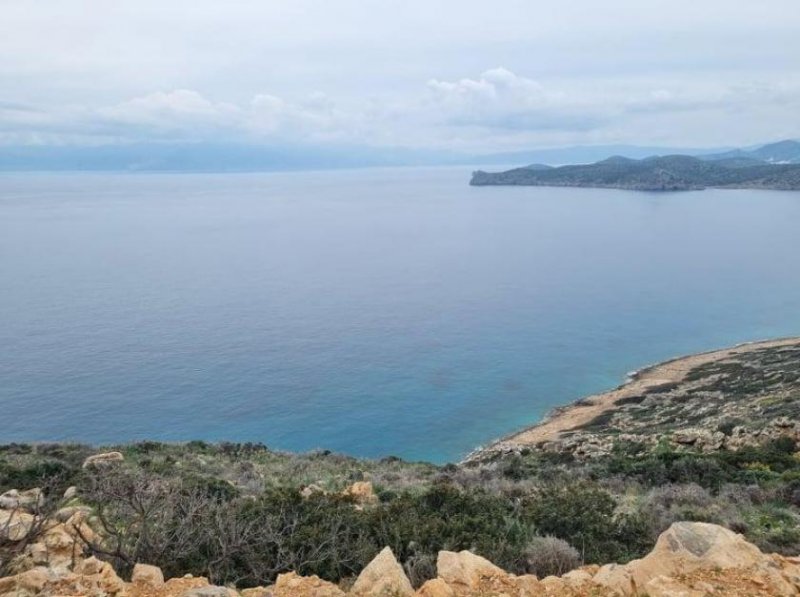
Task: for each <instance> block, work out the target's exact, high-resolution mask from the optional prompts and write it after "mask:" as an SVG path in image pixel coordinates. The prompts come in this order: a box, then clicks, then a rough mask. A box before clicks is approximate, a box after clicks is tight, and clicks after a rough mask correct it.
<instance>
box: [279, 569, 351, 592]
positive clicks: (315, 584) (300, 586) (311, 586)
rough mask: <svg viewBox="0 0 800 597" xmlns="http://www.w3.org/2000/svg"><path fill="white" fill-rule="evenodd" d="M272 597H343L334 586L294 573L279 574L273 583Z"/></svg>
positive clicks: (312, 577) (316, 577) (315, 577)
mask: <svg viewBox="0 0 800 597" xmlns="http://www.w3.org/2000/svg"><path fill="white" fill-rule="evenodd" d="M272 594H273V596H274V597H344V591H342V590H341V589H340V588H339V587H337V586H336V585H335V584H333V583H330V582H327V581H324V580H322V579H321V578H319V577H318V576H299V575H297V574H296V573H294V572H289V573H287V574H281V575H279V576H278V579H277V580H276V581H275V589H274V591H273V593H272Z"/></svg>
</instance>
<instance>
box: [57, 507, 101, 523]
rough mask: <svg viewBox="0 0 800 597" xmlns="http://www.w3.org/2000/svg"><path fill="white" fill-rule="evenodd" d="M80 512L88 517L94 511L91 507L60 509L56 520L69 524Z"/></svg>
mask: <svg viewBox="0 0 800 597" xmlns="http://www.w3.org/2000/svg"><path fill="white" fill-rule="evenodd" d="M78 512H83V513H84V514H85V515H86V516H88V515H89V514H91V513H92V509H91V508H89V506H65V507H64V508H60V509H59V510H58V511H56V513H55V519H56V520H57V521H58V522H67V521H68V520H69V519H70V518H72V517H73V516H75V514H77V513H78Z"/></svg>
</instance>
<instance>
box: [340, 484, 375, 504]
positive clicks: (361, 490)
mask: <svg viewBox="0 0 800 597" xmlns="http://www.w3.org/2000/svg"><path fill="white" fill-rule="evenodd" d="M342 495H343V496H345V497H350V498H353V500H354V501H355V503H356V504H358V505H359V506H360V507H362V508H363V507H365V506H374V505H376V504H377V503H378V502H379V500H378V496H377V495H375V490H374V489H373V487H372V483H371V482H369V481H356V482H355V483H353V484H352V485H351V486H350V487H348V488H347V489H345V490H344V491H343V492H342Z"/></svg>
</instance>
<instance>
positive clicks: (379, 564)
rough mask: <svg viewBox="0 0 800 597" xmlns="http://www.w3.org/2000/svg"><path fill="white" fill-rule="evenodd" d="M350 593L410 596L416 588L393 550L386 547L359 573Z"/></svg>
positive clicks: (361, 596)
mask: <svg viewBox="0 0 800 597" xmlns="http://www.w3.org/2000/svg"><path fill="white" fill-rule="evenodd" d="M350 593H351V594H352V595H358V597H408V596H410V595H413V594H414V589H413V587H412V586H411V582H410V581H409V580H408V577H407V576H406V573H405V572H404V571H403V567H402V566H401V565H400V564H399V563H398V562H397V559H396V558H395V557H394V553H392V550H391V549H390V548H388V547H384V548H383V550H382V551H381V552H380V553H379V554H378V555H377V556H375V558H373V560H372V561H371V562H370V563H369V564H368V565H367V567H366V568H364V570H362V571H361V574H359V575H358V578H357V579H356V582H355V584H353V586H352V588H351V589H350Z"/></svg>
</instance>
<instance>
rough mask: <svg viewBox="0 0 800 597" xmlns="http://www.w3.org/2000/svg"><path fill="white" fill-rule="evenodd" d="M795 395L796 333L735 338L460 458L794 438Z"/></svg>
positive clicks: (799, 384)
mask: <svg viewBox="0 0 800 597" xmlns="http://www.w3.org/2000/svg"><path fill="white" fill-rule="evenodd" d="M798 395H800V338H783V339H777V340H765V341H759V342H752V343H747V344H741V345H738V346H734V347H732V348H726V349H722V350H714V351H710V352H705V353H700V354H694V355H689V356H684V357H678V358H675V359H670V360H668V361H665V362H663V363H658V364H656V365H652V366H649V367H646V368H644V369H641V370H640V371H637V372H634V373H633V374H631V376H630V378H629V379H628V381H626V383H624V384H623V385H621V386H619V387H618V388H615V389H614V390H611V391H609V392H604V393H601V394H596V395H593V396H589V397H587V398H583V399H581V400H578V401H577V402H574V403H572V404H569V405H566V406H563V407H559V408H557V409H555V410H554V411H553V412H552V413H551V414H550V415H548V416H547V417H546V418H545V420H543V421H542V422H541V423H538V424H536V425H534V426H532V427H529V428H527V429H524V430H523V431H520V432H518V433H514V434H512V435H510V436H508V437H506V438H503V439H501V440H499V441H497V442H494V443H492V444H490V445H488V446H486V447H483V448H480V449H478V450H476V451H475V452H473V453H472V454H470V455H469V456H468V457H467V459H466V462H470V461H480V460H486V459H490V458H492V457H493V456H496V455H497V454H508V453H518V452H520V451H522V450H525V449H528V448H531V447H536V448H539V449H544V450H549V451H559V452H570V453H571V454H574V455H575V456H577V457H579V458H592V457H598V456H606V455H608V454H609V453H610V451H611V449H612V447H613V445H614V444H615V443H618V442H620V441H623V442H629V443H642V444H643V445H645V446H650V447H652V446H654V445H655V444H657V443H658V442H659V441H663V440H666V441H669V442H670V443H671V444H673V445H674V446H677V447H692V448H700V449H703V450H718V449H720V448H728V449H737V448H740V447H742V446H747V445H750V446H754V445H759V444H763V443H764V442H765V441H768V440H771V439H775V438H777V437H782V436H790V437H792V438H793V439H798V438H800V424H799V423H798V421H797V420H796V419H797V415H798V412H797V408H796V400H795V398H796V397H797V396H798Z"/></svg>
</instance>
